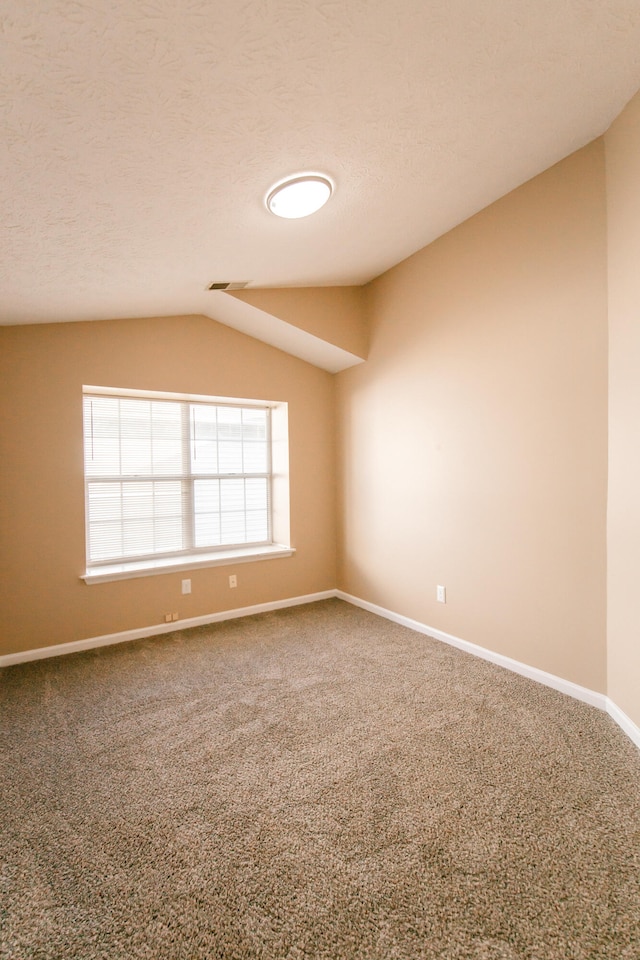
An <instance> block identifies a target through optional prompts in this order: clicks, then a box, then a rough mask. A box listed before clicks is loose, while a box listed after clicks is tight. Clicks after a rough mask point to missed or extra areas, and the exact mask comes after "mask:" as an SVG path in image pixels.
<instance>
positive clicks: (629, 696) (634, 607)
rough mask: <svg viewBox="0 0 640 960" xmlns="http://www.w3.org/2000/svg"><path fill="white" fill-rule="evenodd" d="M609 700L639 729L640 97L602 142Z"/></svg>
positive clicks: (621, 116)
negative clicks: (606, 321)
mask: <svg viewBox="0 0 640 960" xmlns="http://www.w3.org/2000/svg"><path fill="white" fill-rule="evenodd" d="M605 144H606V158H607V203H608V232H609V506H608V544H607V547H608V624H607V628H608V636H607V642H608V673H609V696H610V697H611V699H612V700H613V701H614V703H616V704H617V705H618V706H619V707H620V709H621V710H623V711H624V712H625V713H626V714H627V716H628V717H630V718H631V720H633V721H634V722H635V723H636V724H638V726H640V94H638V95H636V97H635V98H634V99H633V100H632V101H631V103H630V104H629V105H628V106H627V108H626V109H625V110H624V111H623V113H622V114H621V115H620V117H618V119H617V120H616V121H615V123H614V124H613V125H612V127H611V128H610V129H609V131H608V133H607V134H606V137H605Z"/></svg>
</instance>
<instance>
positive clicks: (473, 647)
mask: <svg viewBox="0 0 640 960" xmlns="http://www.w3.org/2000/svg"><path fill="white" fill-rule="evenodd" d="M332 597H338V598H339V599H340V600H344V601H345V602H346V603H351V604H353V606H354V607H361V608H362V609H363V610H368V611H369V612H370V613H375V614H376V615H377V616H379V617H384V619H386V620H391V621H393V623H398V624H400V625H401V626H403V627H408V628H409V629H410V630H415V631H416V633H422V634H425V635H426V636H428V637H433V638H434V639H435V640H440V641H441V642H442V643H447V644H449V645H450V646H452V647H457V648H458V649H459V650H464V651H465V653H470V654H472V656H474V657H480V659H482V660H488V661H489V662H490V663H494V664H496V666H498V667H504V669H505V670H511V671H512V673H518V674H520V675H521V676H523V677H527V678H528V679H529V680H535V681H536V683H541V684H543V685H544V686H545V687H551V688H552V689H553V690H558V691H559V692H560V693H564V694H566V695H567V696H569V697H573V698H574V699H575V700H582V701H583V703H588V704H590V705H591V706H592V707H597V708H598V709H599V710H603V711H604V712H606V713H608V714H609V716H610V717H611V719H612V720H613V721H614V722H615V723H616V724H617V725H618V726H619V727H620V729H621V730H622V731H623V732H624V733H625V734H626V735H627V736H628V737H629V739H630V740H631V741H632V742H633V743H634V744H635V745H636V747H638V749H639V750H640V727H638V726H637V725H636V724H635V723H634V722H633V720H631V718H630V717H628V716H627V715H626V713H624V712H623V711H622V710H621V709H620V707H618V706H617V704H615V703H614V702H613V700H611V699H610V698H609V697H607V696H605V694H602V693H596V692H595V690H589V688H588V687H581V686H580V685H579V684H577V683H573V682H572V681H571V680H564V679H562V677H556V676H555V674H553V673H547V672H546V671H545V670H539V669H538V668H537V667H531V666H529V664H526V663H521V662H520V661H519V660H513V659H512V658H511V657H506V656H504V654H501V653H495V652H494V651H493V650H488V649H487V648H486V647H481V646H479V645H478V644H476V643H470V642H469V641H468V640H462V639H460V637H454V636H453V635H452V634H450V633H444V632H443V631H442V630H437V629H436V628H435V627H429V626H428V625H427V624H425V623H421V622H420V621H419V620H412V619H411V618H410V617H405V616H403V615H402V614H400V613H395V612H394V611H393V610H387V609H386V608H385V607H380V606H378V604H376V603H369V601H368V600H361V599H360V598H359V597H354V596H352V595H351V594H349V593H345V592H344V590H323V591H321V592H319V593H308V594H306V595H305V596H300V597H288V598H287V599H285V600H272V601H270V602H269V603H256V604H253V606H250V607H236V608H235V609H233V610H221V611H220V612H219V613H209V614H205V615H204V616H202V617H190V618H188V619H186V620H177V621H175V622H173V623H154V624H152V625H151V626H148V627H140V628H139V629H137V630H125V631H123V632H122V633H109V634H106V635H105V636H102V637H89V638H88V639H86V640H73V641H72V642H71V643H60V644H56V645H55V646H52V647H39V648H37V649H36V650H24V651H22V652H20V653H9V654H5V655H4V656H0V668H2V667H10V666H13V665H14V664H18V663H27V662H29V661H30V660H44V659H46V658H48V657H59V656H63V655H65V654H67V653H79V652H80V651H82V650H93V649H95V648H96V647H107V646H111V645H112V644H115V643H126V642H127V641H128V640H143V639H144V638H145V637H155V636H159V635H160V634H163V633H173V632H174V631H176V630H187V629H188V628H189V627H200V626H206V625H207V624H209V623H221V622H222V621H223V620H235V619H237V618H239V617H249V616H252V615H253V614H256V613H268V612H269V611H270V610H283V609H286V608H287V607H297V606H300V605H301V604H303V603H315V602H316V601H318V600H329V599H331V598H332Z"/></svg>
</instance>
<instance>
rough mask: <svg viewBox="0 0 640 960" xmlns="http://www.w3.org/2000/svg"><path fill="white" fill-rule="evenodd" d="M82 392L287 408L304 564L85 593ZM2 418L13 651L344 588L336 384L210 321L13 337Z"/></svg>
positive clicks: (2, 353)
mask: <svg viewBox="0 0 640 960" xmlns="http://www.w3.org/2000/svg"><path fill="white" fill-rule="evenodd" d="M83 384H93V385H99V386H116V387H129V388H139V389H148V390H166V391H175V392H185V393H197V394H207V395H216V396H237V397H243V398H259V399H268V400H280V401H287V402H288V403H289V431H290V441H291V442H290V473H291V537H292V545H293V546H295V548H296V550H297V552H296V554H295V556H293V557H291V558H287V559H277V560H270V561H260V562H256V563H246V564H242V565H237V566H236V567H233V566H222V567H212V568H208V569H204V570H193V571H190V572H189V573H188V574H180V573H173V574H166V575H160V576H152V577H146V578H142V579H134V580H121V581H117V582H113V583H103V584H95V585H92V586H87V585H85V583H84V582H83V581H81V580H80V579H79V576H80V574H81V573H82V572H83V570H84V562H85V546H84V492H83V454H82V385H83ZM0 410H1V411H2V421H3V427H2V433H1V437H0V444H1V446H0V464H1V467H0V509H1V510H2V536H1V538H0V584H1V589H2V594H3V595H2V599H1V601H0V609H1V610H2V619H1V621H0V653H3V654H6V653H13V652H17V651H20V650H27V649H30V648H37V647H43V646H49V645H50V644H57V643H64V642H68V641H72V640H80V639H85V638H88V637H94V636H102V635H104V634H110V633H115V632H119V631H125V630H131V629H135V628H138V627H147V626H149V625H152V624H156V623H160V622H161V621H162V619H163V614H164V613H165V612H168V611H178V612H179V614H180V617H181V618H188V617H195V616H201V615H205V614H208V613H213V612H217V611H220V610H226V609H230V608H234V607H243V606H247V605H250V604H256V603H262V602H266V601H270V600H277V599H284V598H288V597H295V596H300V595H305V594H308V593H313V592H316V591H320V590H326V589H330V588H333V587H334V586H335V485H334V477H335V464H334V454H335V440H334V393H333V380H332V377H331V376H330V375H329V374H328V373H325V372H324V371H321V370H318V369H316V368H315V367H312V366H310V365H309V364H306V363H304V362H302V361H301V360H297V359H295V358H293V357H289V356H287V355H286V354H284V353H281V352H280V351H278V350H275V349H273V348H272V347H268V346H266V345H265V344H263V343H260V342H258V341H256V340H253V339H251V338H249V337H246V336H244V335H243V334H240V333H237V332H236V331H234V330H231V329H229V328H228V327H225V326H222V325H220V324H217V323H215V322H214V321H212V320H208V319H206V318H203V317H182V318H180V317H177V318H175V317H174V318H163V319H146V320H121V321H118V320H112V321H111V320H110V321H103V322H92V323H69V324H51V325H36V326H22V327H4V328H0ZM231 572H235V573H237V575H238V588H237V589H236V590H229V588H228V575H229V573H231ZM183 576H189V577H190V578H191V580H192V586H193V592H192V594H191V595H190V596H181V593H180V581H181V579H182V577H183Z"/></svg>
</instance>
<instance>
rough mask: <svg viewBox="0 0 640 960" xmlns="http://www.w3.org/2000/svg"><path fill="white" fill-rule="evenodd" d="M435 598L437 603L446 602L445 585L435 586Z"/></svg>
mask: <svg viewBox="0 0 640 960" xmlns="http://www.w3.org/2000/svg"><path fill="white" fill-rule="evenodd" d="M436 600H437V601H438V602H439V603H446V602H447V588H446V587H441V586H439V585H438V586H437V587H436Z"/></svg>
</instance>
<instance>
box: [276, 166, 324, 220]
mask: <svg viewBox="0 0 640 960" xmlns="http://www.w3.org/2000/svg"><path fill="white" fill-rule="evenodd" d="M332 192H333V184H332V182H331V180H329V178H328V177H325V176H321V175H320V174H317V173H303V174H300V175H299V176H297V177H290V178H289V179H288V180H282V181H281V182H280V183H277V184H276V185H275V187H273V188H272V189H271V190H270V191H269V194H268V196H267V209H268V210H270V211H271V213H275V215H276V216H277V217H285V218H286V219H287V220H299V219H300V217H308V216H309V215H310V214H312V213H315V212H316V210H319V209H320V207H323V206H324V205H325V203H326V202H327V200H328V199H329V197H330V196H331V194H332Z"/></svg>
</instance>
